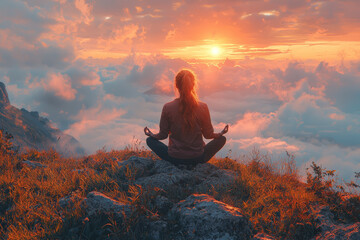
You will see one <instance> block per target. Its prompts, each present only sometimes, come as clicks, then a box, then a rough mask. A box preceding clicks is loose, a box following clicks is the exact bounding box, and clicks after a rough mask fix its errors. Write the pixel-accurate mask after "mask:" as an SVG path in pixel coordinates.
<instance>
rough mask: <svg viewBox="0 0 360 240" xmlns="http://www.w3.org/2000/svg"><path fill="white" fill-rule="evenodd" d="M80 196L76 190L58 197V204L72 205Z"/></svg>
mask: <svg viewBox="0 0 360 240" xmlns="http://www.w3.org/2000/svg"><path fill="white" fill-rule="evenodd" d="M81 200H82V198H81V196H80V195H79V193H77V192H72V193H71V194H70V195H68V196H65V197H63V198H60V199H59V202H58V203H59V206H60V207H61V208H70V207H72V206H74V204H75V203H76V202H79V201H81Z"/></svg>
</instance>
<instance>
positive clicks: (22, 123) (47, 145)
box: [0, 82, 85, 156]
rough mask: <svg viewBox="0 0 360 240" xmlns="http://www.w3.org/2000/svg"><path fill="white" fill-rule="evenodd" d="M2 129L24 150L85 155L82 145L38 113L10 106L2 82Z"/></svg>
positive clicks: (0, 122) (0, 118)
mask: <svg viewBox="0 0 360 240" xmlns="http://www.w3.org/2000/svg"><path fill="white" fill-rule="evenodd" d="M0 129H3V130H5V131H7V132H10V133H11V134H12V135H13V136H14V141H15V144H16V145H18V146H20V147H21V148H22V149H26V148H30V149H31V148H35V149H38V150H49V149H51V148H53V149H55V150H56V151H58V152H59V153H62V154H64V155H66V156H74V155H84V154H85V151H84V149H83V147H82V146H81V145H80V143H79V142H78V141H77V140H76V139H75V138H73V137H72V136H70V135H68V134H64V133H63V132H62V131H60V130H59V129H57V128H54V127H52V126H51V124H50V122H49V120H48V119H47V118H43V117H40V116H39V113H38V112H29V111H27V110H26V109H21V110H20V109H18V108H16V107H14V106H12V105H11V104H10V100H9V97H8V94H7V91H6V88H5V85H4V84H3V83H2V82H0Z"/></svg>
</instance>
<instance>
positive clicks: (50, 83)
mask: <svg viewBox="0 0 360 240" xmlns="http://www.w3.org/2000/svg"><path fill="white" fill-rule="evenodd" d="M43 84H44V89H45V90H46V91H51V92H53V93H54V94H55V96H58V97H61V98H63V99H65V100H67V101H71V100H74V99H75V95H76V93H77V91H76V90H75V89H73V88H72V86H71V82H70V79H69V77H67V76H64V75H61V74H50V75H49V76H48V77H47V79H46V81H45V80H43Z"/></svg>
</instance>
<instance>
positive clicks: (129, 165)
mask: <svg viewBox="0 0 360 240" xmlns="http://www.w3.org/2000/svg"><path fill="white" fill-rule="evenodd" d="M118 164H119V166H121V167H122V169H123V174H125V172H126V171H127V169H128V170H130V171H131V172H132V173H133V177H134V178H135V179H136V178H138V177H140V176H144V175H146V173H147V172H148V170H149V169H150V168H152V167H153V165H154V161H153V160H151V159H148V158H141V157H135V156H132V157H130V158H129V159H128V160H125V161H122V162H121V161H119V162H118Z"/></svg>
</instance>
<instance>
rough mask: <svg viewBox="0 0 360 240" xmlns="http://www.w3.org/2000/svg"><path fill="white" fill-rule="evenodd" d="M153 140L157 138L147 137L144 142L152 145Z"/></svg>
mask: <svg viewBox="0 0 360 240" xmlns="http://www.w3.org/2000/svg"><path fill="white" fill-rule="evenodd" d="M155 141H157V140H156V139H155V138H153V137H148V138H146V144H147V145H148V146H149V147H151V146H153V145H154V143H155Z"/></svg>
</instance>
